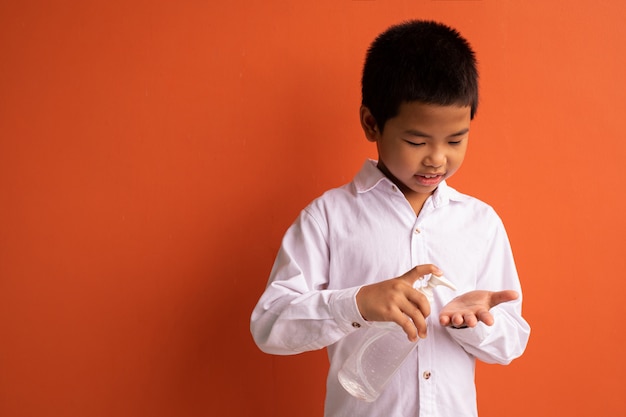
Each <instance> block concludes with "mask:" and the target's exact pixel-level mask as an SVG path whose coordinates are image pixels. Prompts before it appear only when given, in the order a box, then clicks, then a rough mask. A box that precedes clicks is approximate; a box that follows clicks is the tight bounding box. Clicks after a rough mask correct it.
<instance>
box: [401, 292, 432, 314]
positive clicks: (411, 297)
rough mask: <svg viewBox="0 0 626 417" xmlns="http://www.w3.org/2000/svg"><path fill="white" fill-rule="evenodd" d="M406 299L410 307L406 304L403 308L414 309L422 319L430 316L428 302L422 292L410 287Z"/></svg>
mask: <svg viewBox="0 0 626 417" xmlns="http://www.w3.org/2000/svg"><path fill="white" fill-rule="evenodd" d="M406 298H407V300H408V301H409V302H410V305H409V304H407V305H405V306H404V307H407V308H410V307H416V308H417V309H418V310H419V312H420V313H421V315H423V316H424V317H428V316H430V302H429V301H428V298H427V297H426V295H425V294H424V293H423V292H421V291H418V290H416V289H415V288H413V287H411V290H410V291H409V292H408V294H407V295H406ZM409 316H410V314H409Z"/></svg>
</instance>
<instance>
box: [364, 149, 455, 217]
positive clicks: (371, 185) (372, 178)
mask: <svg viewBox="0 0 626 417" xmlns="http://www.w3.org/2000/svg"><path fill="white" fill-rule="evenodd" d="M376 164H377V161H375V160H373V159H368V160H366V161H365V163H363V166H362V167H361V170H360V171H359V172H358V173H357V175H356V176H355V177H354V185H355V187H356V191H357V193H359V194H361V193H366V192H369V191H371V190H373V189H375V188H377V187H378V186H379V185H380V184H381V183H382V184H384V185H393V183H392V182H391V180H389V178H387V177H386V176H385V174H383V173H382V171H381V170H379V169H378V167H377V166H376ZM464 199H465V196H464V195H463V194H461V193H459V192H458V191H456V190H455V189H454V188H452V187H450V186H449V185H448V184H447V183H446V182H445V181H442V182H441V184H439V187H437V189H436V190H435V192H434V193H433V195H432V199H431V200H432V203H433V205H434V206H435V207H440V206H443V205H446V204H448V203H449V202H450V201H463V200H464Z"/></svg>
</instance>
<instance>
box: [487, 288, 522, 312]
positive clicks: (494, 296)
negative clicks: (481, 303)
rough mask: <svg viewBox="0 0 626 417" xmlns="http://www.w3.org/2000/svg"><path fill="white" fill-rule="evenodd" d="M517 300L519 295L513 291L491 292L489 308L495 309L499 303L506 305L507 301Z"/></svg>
mask: <svg viewBox="0 0 626 417" xmlns="http://www.w3.org/2000/svg"><path fill="white" fill-rule="evenodd" d="M518 298H519V294H518V293H517V291H513V290H504V291H496V292H493V293H491V297H490V300H489V308H491V307H495V306H497V305H498V304H501V303H506V302H508V301H513V300H517V299H518Z"/></svg>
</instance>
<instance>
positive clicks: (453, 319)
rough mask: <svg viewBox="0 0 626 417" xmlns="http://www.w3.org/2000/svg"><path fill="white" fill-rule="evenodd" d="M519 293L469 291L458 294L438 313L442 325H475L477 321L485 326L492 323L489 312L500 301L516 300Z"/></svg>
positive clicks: (508, 291) (509, 291) (511, 291)
mask: <svg viewBox="0 0 626 417" xmlns="http://www.w3.org/2000/svg"><path fill="white" fill-rule="evenodd" d="M518 297H519V294H518V293H517V292H516V291H513V290H505V291H495V292H494V291H480V290H479V291H470V292H467V293H465V294H463V295H460V296H458V297H456V298H455V299H453V300H452V301H450V302H449V303H448V304H446V305H445V306H444V307H443V310H441V313H440V314H439V323H441V325H442V326H454V327H466V326H467V327H475V326H476V325H477V324H478V322H479V321H482V322H483V323H485V324H486V325H487V326H491V325H493V321H494V320H493V316H492V315H491V313H490V312H489V310H490V309H491V308H492V307H495V306H497V305H498V304H500V303H505V302H507V301H513V300H516V299H517V298H518Z"/></svg>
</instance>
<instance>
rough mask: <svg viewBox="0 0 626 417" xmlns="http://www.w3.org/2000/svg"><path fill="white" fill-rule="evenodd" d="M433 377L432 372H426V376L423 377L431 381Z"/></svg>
mask: <svg viewBox="0 0 626 417" xmlns="http://www.w3.org/2000/svg"><path fill="white" fill-rule="evenodd" d="M431 375H432V374H431V373H430V371H424V374H423V375H422V376H423V377H424V379H430V377H431Z"/></svg>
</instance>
